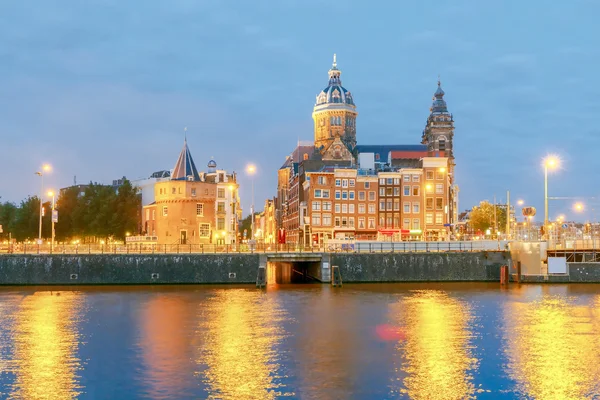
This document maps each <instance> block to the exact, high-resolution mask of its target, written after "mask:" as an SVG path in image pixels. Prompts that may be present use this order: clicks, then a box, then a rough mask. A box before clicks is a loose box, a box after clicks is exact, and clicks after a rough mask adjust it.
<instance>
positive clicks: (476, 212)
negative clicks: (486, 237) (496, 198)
mask: <svg viewBox="0 0 600 400" xmlns="http://www.w3.org/2000/svg"><path fill="white" fill-rule="evenodd" d="M496 219H497V225H496V226H497V227H498V230H499V231H500V232H503V231H504V227H505V226H506V209H505V208H503V207H498V206H496ZM494 221H495V219H494V205H493V204H491V203H490V202H487V201H482V202H480V203H479V206H475V207H473V210H471V214H470V218H469V224H470V226H471V228H472V229H473V230H474V231H478V230H480V231H481V232H483V233H485V231H486V230H487V229H490V230H491V231H492V232H493V231H494V225H495V224H494Z"/></svg>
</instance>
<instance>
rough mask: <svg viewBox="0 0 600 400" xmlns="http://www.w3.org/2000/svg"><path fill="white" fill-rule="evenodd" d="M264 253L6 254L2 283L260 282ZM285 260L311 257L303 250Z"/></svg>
mask: <svg viewBox="0 0 600 400" xmlns="http://www.w3.org/2000/svg"><path fill="white" fill-rule="evenodd" d="M261 257H262V259H263V260H262V264H265V259H266V260H269V258H270V257H271V260H272V263H273V264H277V263H279V262H281V260H280V258H281V255H279V256H277V255H268V254H267V255H263V254H260V255H259V254H256V253H255V254H243V253H242V254H188V255H182V254H160V255H158V254H157V255H143V254H126V255H125V254H123V255H114V254H103V255H100V254H91V255H67V254H54V255H15V254H10V255H1V256H0V285H77V284H87V285H102V284H107V285H115V284H213V283H215V284H216V283H238V284H239V283H248V284H255V283H256V277H257V272H258V266H259V265H260V264H261ZM311 257H313V256H311ZM508 258H509V255H508V252H463V253H368V254H360V253H359V254H354V253H328V254H324V255H323V261H324V263H322V267H324V268H322V269H321V270H320V271H318V273H317V274H316V276H317V278H319V279H321V280H322V281H324V282H328V281H329V280H330V274H329V271H330V269H329V268H330V267H331V266H338V267H339V268H340V272H341V275H342V280H343V282H415V281H421V282H426V281H496V282H497V281H499V280H500V266H501V265H505V264H507V263H508ZM311 260H312V258H311ZM285 261H286V262H292V263H293V262H295V261H296V262H301V261H308V260H304V259H303V258H302V255H300V254H299V255H298V259H297V260H294V259H293V257H291V259H289V260H285ZM311 262H313V263H314V260H312V261H311ZM598 271H599V276H600V268H599V269H598Z"/></svg>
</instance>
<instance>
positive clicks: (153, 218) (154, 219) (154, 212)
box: [152, 210, 156, 221]
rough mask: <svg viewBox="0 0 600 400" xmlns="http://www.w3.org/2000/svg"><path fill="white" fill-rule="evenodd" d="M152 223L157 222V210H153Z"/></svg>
mask: <svg viewBox="0 0 600 400" xmlns="http://www.w3.org/2000/svg"><path fill="white" fill-rule="evenodd" d="M152 221H156V210H152Z"/></svg>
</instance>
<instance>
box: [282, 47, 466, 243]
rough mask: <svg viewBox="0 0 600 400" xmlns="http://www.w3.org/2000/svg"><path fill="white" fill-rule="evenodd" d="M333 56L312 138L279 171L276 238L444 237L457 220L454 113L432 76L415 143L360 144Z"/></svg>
mask: <svg viewBox="0 0 600 400" xmlns="http://www.w3.org/2000/svg"><path fill="white" fill-rule="evenodd" d="M341 74H342V72H341V70H340V69H338V66H337V59H336V56H335V55H334V57H333V65H332V67H331V69H330V70H329V71H328V75H329V81H328V84H327V86H326V87H325V89H323V90H322V91H321V92H319V93H318V94H317V96H316V102H315V105H314V109H313V113H312V118H313V122H314V142H309V143H299V144H298V146H297V147H296V148H295V149H294V150H293V151H292V153H291V154H290V155H288V156H287V158H286V160H285V162H284V163H283V165H282V166H281V168H280V169H279V171H278V185H277V195H276V197H275V208H276V213H275V214H276V222H277V224H276V228H277V230H278V232H277V234H276V235H275V236H276V237H278V239H279V243H290V244H291V243H293V244H296V245H298V246H303V247H309V246H321V245H323V243H324V242H326V241H328V240H332V239H341V240H386V241H390V240H393V241H408V240H413V241H414V240H421V241H428V240H450V239H451V238H452V227H453V224H454V222H455V221H456V220H457V210H458V186H457V185H456V184H455V177H454V166H455V160H454V155H453V138H454V118H453V116H452V114H450V113H449V112H448V108H447V105H446V101H445V100H444V95H445V93H444V91H443V90H442V87H441V82H440V81H439V80H438V83H437V89H436V90H435V93H434V95H433V103H432V105H431V108H430V109H429V115H428V117H427V122H426V125H425V128H424V130H423V132H422V133H421V135H420V138H418V137H417V138H416V139H420V143H414V144H390V145H386V144H382V145H361V144H359V142H358V140H357V137H359V136H358V135H357V117H358V111H357V106H356V103H355V99H354V96H353V95H352V93H351V92H350V91H349V90H347V89H346V88H345V87H344V86H342V80H341Z"/></svg>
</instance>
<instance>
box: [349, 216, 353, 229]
mask: <svg viewBox="0 0 600 400" xmlns="http://www.w3.org/2000/svg"><path fill="white" fill-rule="evenodd" d="M348 226H349V227H350V228H354V217H350V218H348Z"/></svg>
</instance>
